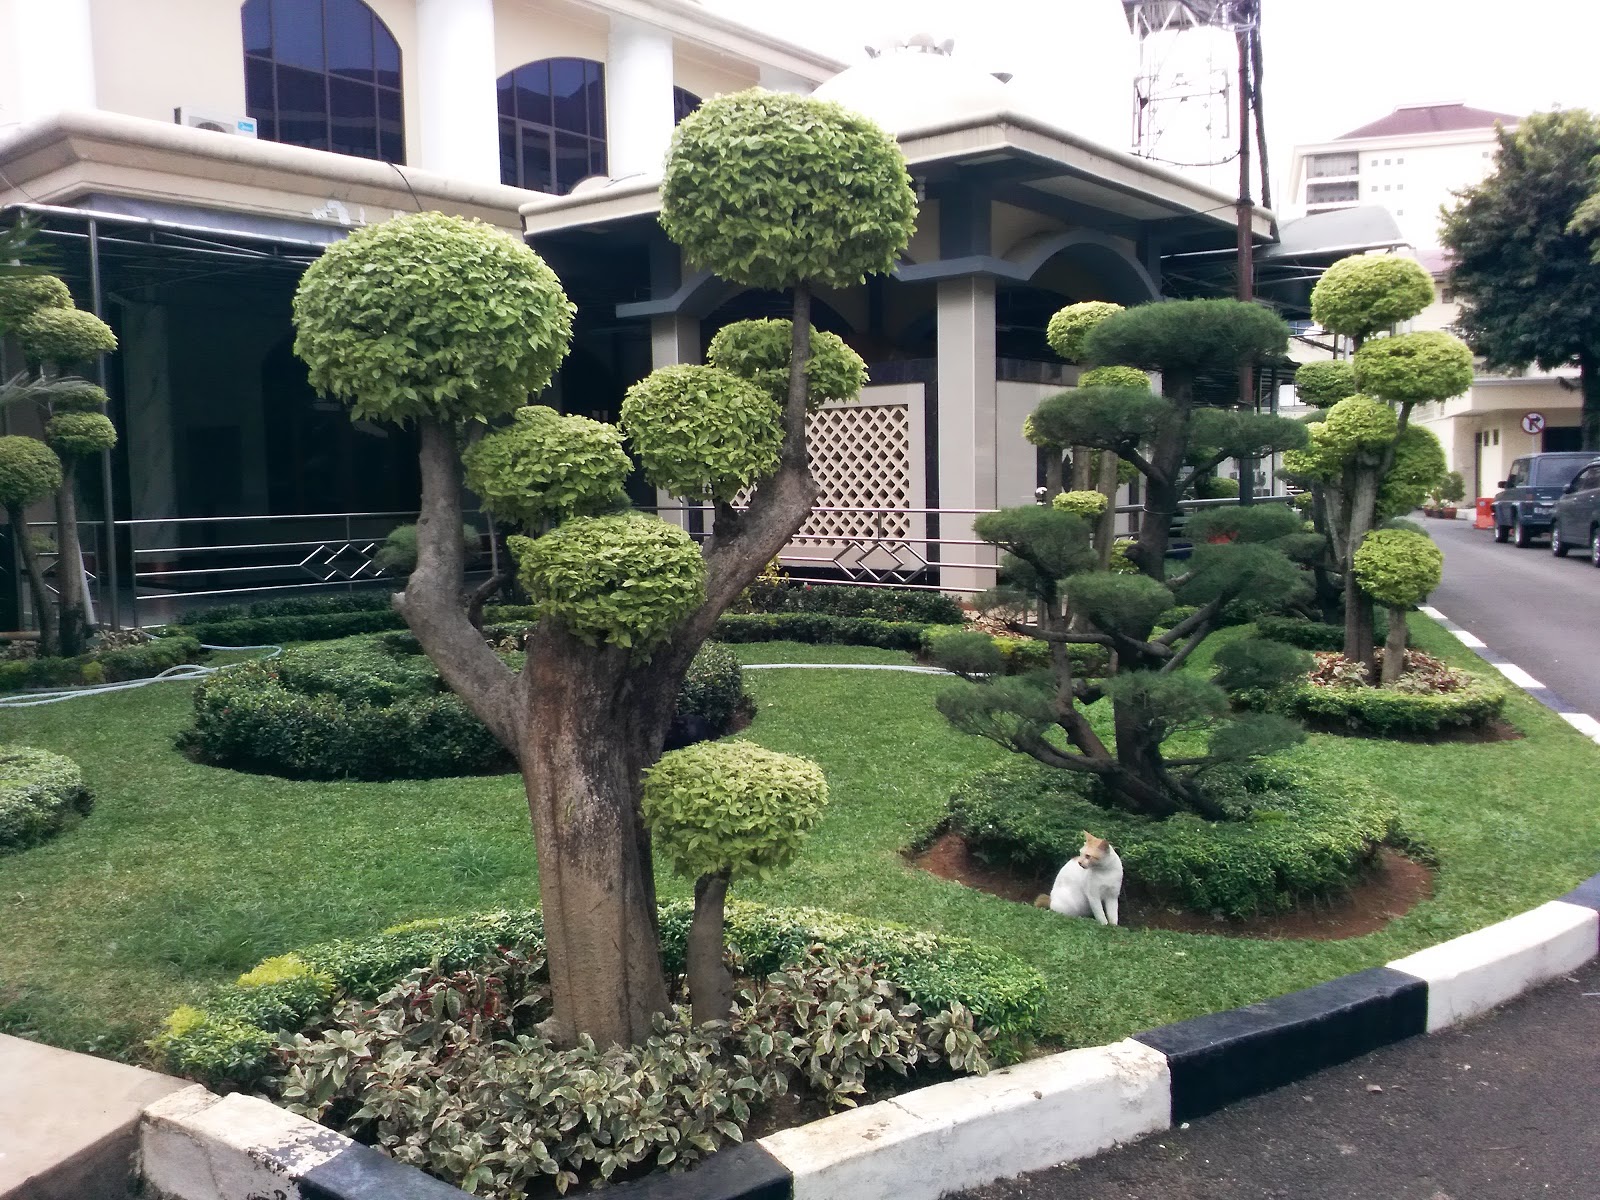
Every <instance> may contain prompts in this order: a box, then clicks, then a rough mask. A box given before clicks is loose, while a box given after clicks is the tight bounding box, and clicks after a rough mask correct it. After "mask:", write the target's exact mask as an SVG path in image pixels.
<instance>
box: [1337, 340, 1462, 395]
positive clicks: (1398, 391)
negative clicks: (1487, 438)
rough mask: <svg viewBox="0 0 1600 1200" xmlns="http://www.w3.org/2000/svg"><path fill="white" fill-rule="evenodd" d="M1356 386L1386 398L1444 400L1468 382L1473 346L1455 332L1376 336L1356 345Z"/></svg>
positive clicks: (1460, 390) (1459, 390) (1459, 391)
mask: <svg viewBox="0 0 1600 1200" xmlns="http://www.w3.org/2000/svg"><path fill="white" fill-rule="evenodd" d="M1355 370H1356V380H1357V382H1358V383H1360V385H1361V390H1362V391H1364V392H1368V393H1370V394H1371V395H1374V396H1376V397H1378V398H1379V399H1380V400H1387V401H1389V402H1390V403H1391V404H1425V403H1427V402H1429V401H1432V400H1448V399H1450V397H1451V396H1459V395H1461V394H1462V393H1463V392H1465V391H1466V390H1467V389H1468V388H1470V387H1471V386H1472V351H1471V350H1469V349H1467V344H1466V343H1465V342H1463V341H1462V340H1461V339H1460V338H1458V337H1453V336H1451V335H1450V334H1448V333H1440V332H1436V331H1431V330H1429V331H1424V332H1421V333H1402V334H1399V335H1398V336H1396V337H1386V338H1376V339H1374V340H1373V341H1370V342H1367V343H1366V345H1364V346H1362V347H1361V349H1359V350H1357V351H1356V358H1355Z"/></svg>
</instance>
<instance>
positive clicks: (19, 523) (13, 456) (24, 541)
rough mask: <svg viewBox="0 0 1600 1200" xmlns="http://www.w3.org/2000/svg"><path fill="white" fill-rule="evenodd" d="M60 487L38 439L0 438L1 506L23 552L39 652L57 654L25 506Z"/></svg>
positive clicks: (57, 466)
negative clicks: (35, 614)
mask: <svg viewBox="0 0 1600 1200" xmlns="http://www.w3.org/2000/svg"><path fill="white" fill-rule="evenodd" d="M60 487H61V460H60V459H59V458H57V457H56V455H55V451H53V450H51V449H50V447H49V446H46V445H45V444H44V443H43V442H41V441H39V440H38V439H37V438H31V437H19V436H15V435H13V436H11V437H0V508H4V509H5V510H6V520H8V521H10V522H11V532H12V533H13V534H14V535H15V537H16V539H17V548H18V550H19V551H20V552H21V554H22V571H23V574H25V575H26V576H27V577H28V591H29V592H30V593H31V594H32V595H33V611H34V612H35V613H37V614H38V618H39V653H40V654H46V655H48V654H54V653H56V647H57V642H56V609H55V604H54V603H53V602H52V601H51V599H50V593H49V591H48V589H46V587H45V584H44V571H43V570H42V569H41V568H40V566H39V556H38V554H37V553H36V552H35V551H34V547H33V539H32V538H30V537H29V536H28V519H27V514H28V506H29V505H30V504H37V503H38V502H39V501H41V500H43V499H44V498H45V497H46V496H49V495H53V494H54V493H55V492H56V491H57V490H58V489H59V488H60Z"/></svg>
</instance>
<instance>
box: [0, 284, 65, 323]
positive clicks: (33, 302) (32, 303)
mask: <svg viewBox="0 0 1600 1200" xmlns="http://www.w3.org/2000/svg"><path fill="white" fill-rule="evenodd" d="M71 307H73V304H72V292H71V290H70V289H68V287H67V285H66V284H64V283H62V282H61V280H59V279H57V278H56V277H55V276H54V275H10V276H6V277H5V278H4V279H0V329H11V328H14V327H15V326H16V325H17V324H18V323H19V322H20V321H22V320H24V319H26V318H27V317H30V316H32V315H33V314H34V313H36V312H38V311H39V310H40V309H41V308H71Z"/></svg>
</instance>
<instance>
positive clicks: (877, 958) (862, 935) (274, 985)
mask: <svg viewBox="0 0 1600 1200" xmlns="http://www.w3.org/2000/svg"><path fill="white" fill-rule="evenodd" d="M693 916H694V905H693V903H692V902H691V901H689V900H675V901H669V902H668V903H666V904H663V905H662V906H661V909H660V925H661V951H662V965H663V967H664V968H665V969H666V970H667V971H668V972H669V973H671V974H681V973H682V971H683V969H684V956H685V952H686V946H687V941H688V932H689V925H690V922H691V921H692V919H693ZM543 935H544V926H543V922H542V920H541V916H540V913H539V911H538V910H537V909H527V910H522V911H514V912H513V911H501V912H491V913H475V914H472V915H469V916H464V917H438V918H425V919H423V920H419V921H410V922H406V923H404V924H400V925H394V926H391V927H389V928H388V929H385V930H383V931H382V932H381V933H378V934H376V935H374V936H372V937H367V938H359V939H346V940H340V941H333V942H324V943H321V944H319V945H315V946H309V947H306V948H304V949H301V950H297V951H294V952H292V953H291V954H287V955H280V956H277V957H274V958H270V959H267V960H264V961H263V962H262V963H260V964H258V965H257V966H256V967H255V968H254V969H253V970H251V971H248V972H246V973H245V974H244V975H241V976H240V977H239V980H237V981H236V982H234V983H233V984H229V985H225V986H223V987H221V988H219V989H218V990H217V991H216V992H214V993H213V994H212V996H211V997H210V999H209V1001H208V1002H207V1005H206V1007H204V1008H201V1007H195V1006H189V1005H184V1006H181V1007H180V1008H178V1009H176V1010H174V1012H173V1013H172V1014H171V1015H170V1016H169V1017H168V1018H167V1021H166V1024H165V1025H164V1027H163V1031H162V1032H161V1033H160V1034H159V1035H157V1037H156V1038H154V1039H153V1040H152V1041H151V1043H150V1045H151V1048H152V1049H153V1050H155V1051H156V1052H157V1054H158V1055H159V1056H160V1057H161V1059H162V1061H163V1062H164V1064H165V1066H166V1068H167V1069H168V1070H171V1071H173V1072H174V1073H176V1074H181V1075H186V1076H188V1077H190V1078H199V1079H200V1080H201V1082H203V1083H205V1084H207V1086H212V1087H229V1088H234V1087H238V1088H242V1087H248V1086H250V1085H252V1084H253V1083H255V1082H256V1081H258V1080H259V1079H260V1078H261V1077H262V1075H263V1074H264V1073H265V1071H266V1068H267V1065H268V1060H269V1056H270V1053H271V1049H272V1046H273V1043H274V1039H275V1038H276V1036H277V1034H279V1033H282V1032H288V1031H293V1030H296V1029H299V1028H301V1027H303V1026H304V1025H306V1024H307V1023H308V1022H309V1021H311V1020H313V1019H315V1018H316V1017H318V1016H321V1015H323V1014H325V1013H327V1012H329V1011H331V1010H332V1007H333V1004H334V1003H335V1001H336V999H337V997H338V996H339V995H340V994H341V993H343V994H347V995H351V996H356V997H361V998H368V999H370V998H372V997H375V996H376V995H378V994H379V993H380V992H382V991H384V990H385V989H387V988H388V987H390V986H392V985H393V984H395V983H396V982H398V981H399V980H400V979H401V978H402V977H404V976H405V974H406V973H407V972H409V971H412V970H414V969H416V968H418V967H423V966H427V965H429V964H430V963H435V962H437V963H438V964H439V966H440V967H441V968H443V969H445V970H456V969H460V968H462V967H465V966H469V965H471V964H473V963H476V962H481V961H482V960H483V959H484V958H486V957H487V956H489V955H490V954H492V953H494V952H495V951H496V950H497V949H499V948H500V947H503V946H512V947H524V948H530V949H542V947H543ZM727 940H728V942H729V943H730V944H731V945H733V946H736V947H737V948H738V950H739V951H740V953H741V954H742V955H743V958H744V970H745V971H746V972H747V973H748V974H750V975H754V976H764V975H767V974H770V973H771V972H772V971H776V970H779V969H780V968H782V967H784V966H788V965H790V964H792V963H794V962H796V961H798V960H799V959H800V958H801V957H802V956H803V955H804V952H805V950H806V948H807V947H808V946H810V945H812V944H813V943H816V942H821V943H823V944H825V945H827V946H829V947H830V948H832V949H834V950H836V951H839V952H841V953H844V954H849V955H859V956H861V957H864V958H868V959H870V960H872V961H874V962H878V963H881V964H882V965H883V966H884V968H885V973H886V976H887V977H888V978H889V979H890V980H891V981H892V982H894V983H895V984H896V985H897V986H899V987H900V988H901V990H902V991H904V992H905V993H906V995H907V996H908V997H909V998H910V999H911V1000H912V1001H914V1002H916V1003H918V1004H920V1005H922V1006H923V1007H924V1008H925V1009H933V1010H936V1009H938V1008H943V1007H947V1006H948V1005H949V1004H950V1003H951V1002H952V1001H955V1000H960V1001H961V1002H962V1003H963V1004H965V1005H966V1006H967V1007H968V1008H969V1009H971V1010H972V1012H973V1014H974V1016H975V1017H976V1018H977V1019H978V1020H979V1022H980V1023H981V1024H983V1025H988V1026H993V1027H994V1028H995V1029H997V1030H998V1031H999V1032H1001V1033H1002V1034H1005V1035H1008V1036H1012V1037H1021V1038H1028V1037H1032V1036H1034V1035H1036V1034H1037V1033H1038V1031H1039V1030H1040V1028H1041V1023H1042V1019H1043V1015H1044V1008H1045V1000H1046V987H1045V981H1044V977H1043V976H1042V975H1040V973H1039V972H1038V971H1037V970H1035V969H1034V968H1033V967H1031V966H1029V965H1027V964H1026V963H1024V962H1023V961H1022V960H1021V959H1018V958H1016V957H1014V956H1012V955H1010V954H1007V953H1005V952H1003V951H999V950H995V949H993V948H991V947H988V946H984V945H982V944H980V943H978V942H975V941H972V940H970V939H968V938H963V937H955V936H951V935H945V934H937V933H931V932H928V931H926V930H917V929H912V928H910V927H908V926H904V925H899V924H895V923H893V922H887V921H869V920H867V919H865V918H862V917H856V916H851V915H849V914H846V913H835V912H829V911H827V910H824V909H816V908H778V907H768V906H766V905H760V904H754V903H751V902H749V901H738V900H736V901H731V902H729V904H728V906H727ZM252 977H254V978H252ZM247 981H248V982H247Z"/></svg>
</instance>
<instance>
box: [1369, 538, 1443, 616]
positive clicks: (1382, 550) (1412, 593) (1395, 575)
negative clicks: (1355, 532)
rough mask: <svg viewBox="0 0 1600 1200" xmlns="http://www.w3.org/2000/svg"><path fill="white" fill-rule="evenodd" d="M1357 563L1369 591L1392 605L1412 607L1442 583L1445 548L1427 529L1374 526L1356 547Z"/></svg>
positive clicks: (1376, 598)
mask: <svg viewBox="0 0 1600 1200" xmlns="http://www.w3.org/2000/svg"><path fill="white" fill-rule="evenodd" d="M1354 567H1355V572H1356V581H1357V582H1358V583H1360V584H1361V590H1362V591H1364V592H1366V593H1367V595H1369V596H1371V597H1372V598H1373V599H1374V600H1376V601H1378V603H1380V604H1386V605H1389V606H1390V607H1392V608H1410V607H1411V606H1412V605H1413V604H1421V603H1422V602H1423V601H1424V600H1426V599H1427V598H1428V595H1429V593H1431V592H1432V591H1433V589H1434V588H1436V587H1438V586H1439V580H1440V578H1441V576H1442V575H1443V573H1444V551H1442V550H1440V549H1439V547H1438V546H1435V545H1434V544H1433V539H1431V538H1430V537H1428V535H1427V534H1425V533H1413V532H1412V531H1410V530H1407V529H1374V530H1373V531H1372V532H1370V533H1368V534H1367V536H1366V537H1364V538H1362V539H1361V545H1360V546H1358V547H1357V548H1356V553H1355V559H1354Z"/></svg>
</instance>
